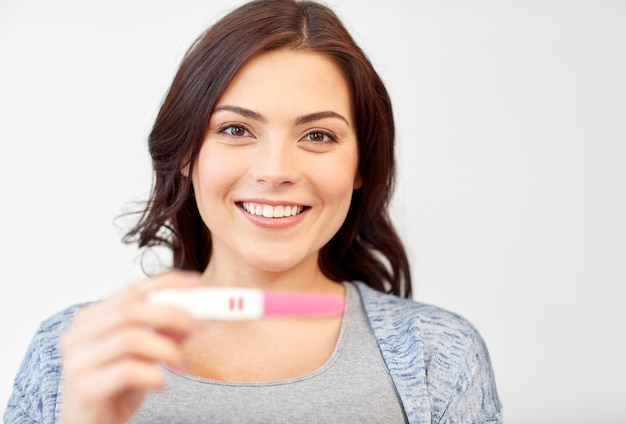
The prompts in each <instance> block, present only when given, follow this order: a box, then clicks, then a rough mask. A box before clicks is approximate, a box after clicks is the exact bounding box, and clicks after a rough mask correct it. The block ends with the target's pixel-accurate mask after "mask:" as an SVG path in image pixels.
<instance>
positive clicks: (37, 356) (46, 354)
mask: <svg viewBox="0 0 626 424" xmlns="http://www.w3.org/2000/svg"><path fill="white" fill-rule="evenodd" d="M355 285H356V287H357V288H358V289H359V293H360V295H361V298H362V300H363V306H364V307H365V311H366V313H367V316H368V318H369V321H370V323H371V326H372V329H373V331H374V335H375V336H376V339H377V341H378V345H379V347H380V350H381V352H382V355H383V357H384V359H385V362H386V364H387V368H388V369H389V372H390V374H391V377H392V379H393V382H394V384H395V387H396V390H397V392H398V395H399V396H400V400H401V401H402V405H403V407H404V410H405V413H406V416H407V419H408V421H409V423H411V424H418V423H419V424H435V423H438V424H459V423H463V424H479V423H480V424H485V423H490V424H492V423H501V422H502V417H501V404H500V400H499V398H498V394H497V391H496V386H495V381H494V376H493V372H492V367H491V363H490V360H489V353H488V352H487V348H486V346H485V344H484V342H483V340H482V338H481V337H480V335H479V334H478V332H477V331H476V330H475V329H474V327H472V325H471V324H470V323H468V322H467V321H466V320H465V319H463V318H462V317H460V316H458V315H456V314H453V313H450V312H448V311H445V310H443V309H440V308H437V307H435V306H431V305H426V304H423V303H419V302H415V301H412V300H409V299H403V298H399V297H396V296H392V295H387V294H384V293H381V292H378V291H375V290H373V289H371V288H369V287H368V286H366V285H365V284H363V283H359V282H356V283H355ZM79 307H80V306H73V307H70V308H68V309H66V310H64V311H62V312H60V313H58V314H56V315H54V316H53V317H51V318H49V319H48V320H46V321H44V322H43V323H42V324H41V326H40V328H39V330H38V331H37V333H36V334H35V337H34V338H33V341H32V342H31V344H30V346H29V348H28V351H27V352H26V356H25V358H24V360H23V362H22V365H21V367H20V369H19V371H18V374H17V376H16V377H15V382H14V387H13V394H12V396H11V398H10V399H9V402H8V405H7V409H6V411H5V414H4V422H5V424H14V423H42V424H47V423H57V422H58V419H59V408H60V404H61V396H62V393H61V355H60V352H59V338H60V336H61V335H62V334H63V332H64V331H65V330H66V329H67V328H68V326H69V324H70V322H71V320H72V317H73V315H74V313H75V311H76V310H77V309H78V308H79Z"/></svg>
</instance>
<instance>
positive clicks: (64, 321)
mask: <svg viewBox="0 0 626 424" xmlns="http://www.w3.org/2000/svg"><path fill="white" fill-rule="evenodd" d="M77 308H78V306H74V307H71V308H68V309H66V310H64V311H62V312H60V313H58V314H56V315H54V316H52V317H51V318H49V319H48V320H46V321H44V322H43V323H42V324H41V326H40V327H39V329H38V330H37V333H35V336H34V337H33V339H32V341H31V343H30V346H29V347H28V350H27V351H26V355H25V356H24V359H23V360H22V364H21V366H20V368H19V370H18V372H17V375H16V376H15V380H14V381H13V392H12V394H11V397H10V398H9V401H8V404H7V408H6V411H5V413H4V423H5V424H17V423H41V424H47V423H56V422H57V400H58V396H59V387H60V381H61V354H60V351H59V339H60V337H61V335H62V334H63V332H64V331H65V330H66V329H67V327H68V326H69V323H70V321H71V318H72V316H73V315H74V312H75V311H76V309H77Z"/></svg>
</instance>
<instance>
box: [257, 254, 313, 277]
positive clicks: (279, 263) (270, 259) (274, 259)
mask: <svg viewBox="0 0 626 424" xmlns="http://www.w3.org/2000/svg"><path fill="white" fill-rule="evenodd" d="M274 253H275V252H274ZM311 260H314V261H315V264H316V265H317V258H316V257H315V258H306V257H305V258H302V257H297V256H295V255H293V254H287V255H276V254H272V253H270V254H269V255H266V256H263V257H255V258H249V260H248V261H247V262H248V264H249V265H250V266H251V267H253V268H255V269H258V270H260V271H264V272H271V273H284V272H289V271H292V270H295V269H296V268H299V267H301V266H303V265H305V264H306V263H309V261H311Z"/></svg>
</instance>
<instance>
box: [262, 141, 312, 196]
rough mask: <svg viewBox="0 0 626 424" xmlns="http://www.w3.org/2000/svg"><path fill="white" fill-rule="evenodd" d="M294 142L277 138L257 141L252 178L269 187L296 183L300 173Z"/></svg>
mask: <svg viewBox="0 0 626 424" xmlns="http://www.w3.org/2000/svg"><path fill="white" fill-rule="evenodd" d="M294 143H295V142H294V141H289V140H280V139H277V138H275V139H273V140H267V141H265V142H262V143H259V145H258V146H259V149H258V150H257V152H256V155H255V157H254V159H253V160H254V163H253V166H252V171H251V173H252V178H253V179H254V180H255V181H257V182H260V183H262V184H266V185H268V186H270V187H280V186H285V185H291V184H295V183H297V182H298V181H299V179H300V176H299V174H300V173H299V166H298V155H297V151H296V150H297V147H295V144H294Z"/></svg>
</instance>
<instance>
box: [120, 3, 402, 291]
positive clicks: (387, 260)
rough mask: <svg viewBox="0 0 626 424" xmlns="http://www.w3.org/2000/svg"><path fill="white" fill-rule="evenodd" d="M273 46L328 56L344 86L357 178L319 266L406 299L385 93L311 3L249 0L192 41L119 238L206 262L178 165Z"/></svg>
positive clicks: (185, 261) (180, 264)
mask: <svg viewBox="0 0 626 424" xmlns="http://www.w3.org/2000/svg"><path fill="white" fill-rule="evenodd" d="M279 48H289V49H294V50H298V49H308V50H312V51H316V52H320V53H323V54H326V55H327V56H328V57H330V58H332V59H333V60H334V61H335V63H336V64H337V65H338V66H339V67H340V68H341V70H342V71H343V73H344V75H345V77H346V79H347V81H348V82H349V84H350V91H351V95H352V102H353V108H354V116H355V121H356V127H357V139H358V145H359V168H358V172H359V174H360V176H361V178H362V185H361V188H359V189H358V190H355V191H354V192H353V197H352V203H351V206H350V209H349V211H348V215H347V217H346V220H345V222H344V223H343V225H342V227H341V228H340V229H339V231H338V232H337V234H335V235H334V237H333V238H332V239H331V240H330V241H329V242H328V244H327V245H326V246H324V247H323V248H322V249H321V251H320V254H319V266H320V268H321V270H322V272H323V273H324V274H325V275H326V276H327V277H328V278H330V279H332V280H334V281H344V280H359V281H363V282H364V283H366V284H367V285H369V286H370V287H372V288H374V289H376V290H380V291H385V292H391V293H394V294H397V295H401V296H405V297H410V295H411V276H410V270H409V263H408V259H407V255H406V252H405V250H404V246H403V245H402V242H401V240H400V238H399V237H398V235H397V233H396V231H395V229H394V227H393V225H392V223H391V221H390V219H389V214H388V206H389V200H390V197H391V194H392V192H393V187H394V178H395V157H394V140H395V128H394V122H393V113H392V109H391V102H390V99H389V95H388V94H387V90H386V89H385V86H384V85H383V83H382V81H381V79H380V77H379V76H378V74H377V73H376V71H375V70H374V69H373V67H372V65H371V63H370V62H369V60H368V59H367V57H366V56H365V54H364V53H363V51H362V50H361V49H360V48H359V47H358V46H357V45H356V43H355V42H354V40H353V39H352V37H351V36H350V34H349V33H348V32H347V30H346V29H345V28H344V26H343V25H342V23H341V21H340V20H339V18H338V17H337V16H336V15H335V14H334V13H333V12H332V11H331V10H330V9H328V8H327V7H325V6H322V5H320V4H318V3H315V2H311V1H295V0H256V1H252V2H250V3H247V4H245V5H243V6H241V7H239V8H237V9H235V10H234V11H232V12H231V13H230V14H228V15H226V16H225V17H224V18H222V19H221V20H220V21H219V22H217V23H216V24H215V25H213V26H212V27H211V28H209V29H208V30H207V31H205V32H204V33H203V34H202V35H201V36H200V37H199V38H198V39H197V40H196V42H195V43H194V44H193V45H192V46H191V48H190V49H189V51H188V52H187V54H186V56H185V58H184V59H183V61H182V64H181V65H180V68H179V70H178V72H177V74H176V76H175V77H174V81H173V82H172V85H171V87H170V89H169V92H168V93H167V96H166V98H165V100H164V102H163V104H162V106H161V109H160V111H159V114H158V116H157V119H156V122H155V123H154V126H153V128H152V132H151V133H150V137H149V149H150V154H151V156H152V164H153V167H154V171H155V178H156V179H155V183H154V187H153V189H152V193H151V195H150V198H149V200H148V203H147V205H146V208H145V210H144V211H143V214H142V215H141V218H140V220H139V222H138V223H137V225H136V226H135V227H134V228H132V229H131V230H130V231H129V232H128V233H127V234H126V236H125V237H124V241H125V242H127V243H130V242H135V241H136V242H138V244H139V246H140V247H146V246H147V247H150V246H156V245H165V246H167V247H169V248H170V249H171V250H172V252H173V260H174V263H173V265H174V267H176V268H181V269H191V270H198V271H203V270H204V269H205V268H206V266H207V264H208V263H209V260H210V257H211V250H212V243H211V234H210V231H209V230H208V228H207V227H206V225H205V224H204V222H203V221H202V219H201V217H200V214H199V212H198V208H197V205H196V201H195V198H194V195H193V188H192V185H191V182H190V179H189V178H186V177H184V176H183V175H182V174H181V170H182V169H183V168H185V167H186V166H188V167H189V170H192V169H193V167H194V165H195V161H196V158H197V154H198V151H199V150H200V146H201V144H202V141H203V139H204V136H205V133H206V130H207V125H208V120H209V116H210V115H211V112H212V110H213V107H214V106H215V103H216V102H217V100H218V99H219V98H220V96H221V95H222V93H223V92H224V90H225V89H226V87H227V85H228V84H229V82H230V81H231V79H232V78H233V76H234V75H235V74H236V73H237V71H238V70H239V69H240V68H241V67H242V66H243V65H244V64H245V63H246V62H247V61H249V60H250V59H251V58H253V57H255V56H256V55H259V54H261V53H263V52H267V51H270V50H274V49H279ZM189 173H191V171H190V172H189Z"/></svg>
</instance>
